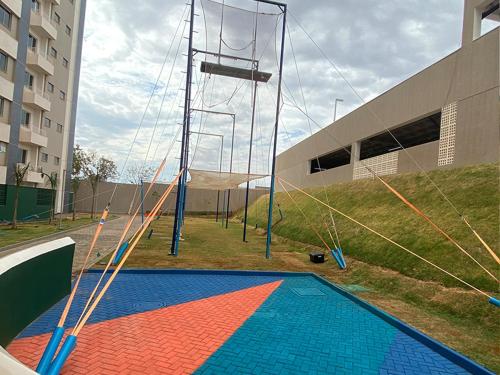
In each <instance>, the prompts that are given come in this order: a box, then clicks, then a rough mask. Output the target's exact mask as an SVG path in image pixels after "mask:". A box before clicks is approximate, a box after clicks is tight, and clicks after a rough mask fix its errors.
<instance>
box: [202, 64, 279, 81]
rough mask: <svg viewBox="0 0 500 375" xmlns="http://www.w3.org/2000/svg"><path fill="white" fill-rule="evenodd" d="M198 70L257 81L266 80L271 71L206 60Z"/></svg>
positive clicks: (269, 76)
mask: <svg viewBox="0 0 500 375" xmlns="http://www.w3.org/2000/svg"><path fill="white" fill-rule="evenodd" d="M200 71H201V72H202V73H208V74H215V75H220V76H226V77H232V78H240V79H247V80H249V81H257V82H267V81H269V79H270V78H271V76H272V74H271V73H266V72H261V71H258V70H254V69H243V68H236V67H234V66H228V65H222V64H215V63H211V62H208V61H202V62H201V67H200Z"/></svg>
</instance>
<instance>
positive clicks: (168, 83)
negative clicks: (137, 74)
mask: <svg viewBox="0 0 500 375" xmlns="http://www.w3.org/2000/svg"><path fill="white" fill-rule="evenodd" d="M186 9H187V6H186V7H185V8H184V12H183V13H182V16H181V19H180V22H179V24H178V25H177V28H176V30H175V33H174V36H173V38H172V42H171V43H170V47H169V49H168V51H167V58H168V56H169V55H170V51H171V49H172V46H173V45H174V42H175V39H176V38H177V34H178V32H179V29H180V26H181V24H182V20H183V19H184V16H185V14H186ZM186 25H187V23H185V22H184V26H183V28H182V32H181V37H180V38H179V43H178V44H177V49H176V51H175V55H174V59H173V62H172V67H171V69H170V73H169V76H168V80H167V84H166V85H165V90H164V92H163V96H162V99H161V103H160V109H159V111H158V114H157V116H156V121H155V123H154V127H153V132H152V135H151V140H153V139H154V138H155V134H156V130H157V127H158V123H159V120H160V116H161V113H162V109H163V104H164V102H165V99H166V96H167V93H168V90H169V87H170V80H171V79H172V73H173V71H174V68H175V63H176V61H177V57H178V56H179V50H180V46H181V44H182V36H183V35H184V32H185V30H186ZM162 71H163V69H162ZM167 124H168V122H165V123H164V125H163V130H162V134H163V132H164V129H165V127H166V126H167ZM160 140H161V136H160ZM159 143H160V142H158V144H159ZM151 145H152V142H149V145H148V148H147V151H146V155H145V157H144V160H143V162H142V165H141V166H140V168H139V175H142V173H143V171H144V168H145V167H146V164H147V161H148V157H149V152H150V150H151ZM157 149H158V147H157V148H156V150H157ZM154 157H156V152H155V156H154ZM153 160H154V159H153ZM138 188H139V185H137V186H136V188H135V191H134V199H135V196H136V194H137V190H138Z"/></svg>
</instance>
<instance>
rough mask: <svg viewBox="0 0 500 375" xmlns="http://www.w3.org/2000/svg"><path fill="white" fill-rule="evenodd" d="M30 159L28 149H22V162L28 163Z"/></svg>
mask: <svg viewBox="0 0 500 375" xmlns="http://www.w3.org/2000/svg"><path fill="white" fill-rule="evenodd" d="M27 161H28V150H25V149H24V148H22V149H21V163H22V164H26V162H27Z"/></svg>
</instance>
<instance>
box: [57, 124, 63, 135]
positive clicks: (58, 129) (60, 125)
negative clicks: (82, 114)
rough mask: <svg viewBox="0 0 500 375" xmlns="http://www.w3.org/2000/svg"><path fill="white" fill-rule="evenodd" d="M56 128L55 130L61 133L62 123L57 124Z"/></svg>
mask: <svg viewBox="0 0 500 375" xmlns="http://www.w3.org/2000/svg"><path fill="white" fill-rule="evenodd" d="M56 130H57V132H58V133H62V132H63V126H62V124H57V129H56Z"/></svg>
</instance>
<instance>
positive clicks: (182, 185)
mask: <svg viewBox="0 0 500 375" xmlns="http://www.w3.org/2000/svg"><path fill="white" fill-rule="evenodd" d="M194 3H195V0H191V14H190V21H189V22H190V25H189V44H188V56H187V70H186V72H187V73H186V91H185V93H186V94H185V98H184V121H183V124H182V142H181V158H180V162H179V171H181V170H182V169H184V172H183V174H182V176H181V178H180V179H179V184H178V185H177V201H176V204H175V216H174V226H173V232H172V244H171V247H170V255H175V256H177V255H178V254H179V238H180V233H181V228H182V224H183V221H184V210H185V199H186V182H187V166H188V155H189V151H188V149H189V128H190V122H191V86H192V82H191V81H192V75H193V64H192V61H193V26H194Z"/></svg>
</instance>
